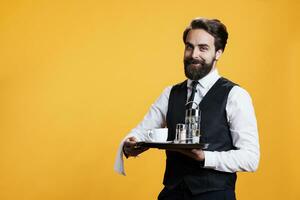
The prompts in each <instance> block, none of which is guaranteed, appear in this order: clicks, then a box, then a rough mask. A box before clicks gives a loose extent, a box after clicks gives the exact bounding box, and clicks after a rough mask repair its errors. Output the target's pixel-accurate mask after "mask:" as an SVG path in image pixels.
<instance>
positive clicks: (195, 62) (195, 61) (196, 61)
mask: <svg viewBox="0 0 300 200" xmlns="http://www.w3.org/2000/svg"><path fill="white" fill-rule="evenodd" d="M184 62H185V63H186V64H202V65H203V64H204V60H196V59H185V60H184Z"/></svg>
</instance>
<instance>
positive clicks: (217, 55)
mask: <svg viewBox="0 0 300 200" xmlns="http://www.w3.org/2000/svg"><path fill="white" fill-rule="evenodd" d="M222 53H223V51H222V49H219V50H218V51H217V52H216V60H219V58H220V57H221V55H222Z"/></svg>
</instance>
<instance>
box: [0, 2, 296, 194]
mask: <svg viewBox="0 0 300 200" xmlns="http://www.w3.org/2000/svg"><path fill="white" fill-rule="evenodd" d="M299 9H300V4H299V1H297V0H295V1H292V0H291V1H289V0H278V1H276V0H275V1H271V0H252V1H249V0H248V1H240V0H228V1H224V0H215V1H201V0H193V1H183V0H168V1H163V0H159V1H158V0H152V1H149V0H144V1H137V0H136V1H133V0H131V1H121V0H110V1H90V0H84V1H83V0H82V1H71V0H70V1H43V0H40V1H38V0H36V1H24V0H19V1H1V2H0V199H1V200H96V199H132V200H133V199H155V198H156V197H157V194H158V193H159V191H160V190H161V189H162V176H163V172H164V167H165V166H164V159H165V158H164V152H162V151H159V150H150V151H148V152H146V153H145V154H143V155H141V156H140V158H138V159H130V160H126V163H125V164H126V169H127V176H126V177H123V176H120V175H118V174H116V173H115V172H114V171H113V163H114V159H115V155H116V150H117V147H118V145H119V142H120V140H121V139H122V138H123V137H124V136H125V135H126V133H127V132H128V131H129V130H130V129H131V128H133V127H134V126H136V125H137V123H139V122H140V120H141V119H142V118H143V115H144V114H145V113H146V111H147V110H148V108H149V106H150V105H151V103H152V102H153V101H154V100H155V99H156V98H157V97H158V96H159V94H160V93H161V92H162V90H163V89H164V88H165V87H166V86H168V85H172V84H175V83H177V82H179V81H181V80H183V79H184V78H185V77H184V73H183V65H182V57H183V49H184V46H183V43H182V32H183V30H184V28H185V27H186V25H188V23H189V21H190V20H191V19H192V18H194V17H197V16H205V17H209V18H219V19H221V21H222V22H224V23H225V24H226V25H227V28H228V30H229V40H228V46H227V49H226V50H225V53H224V54H223V56H222V58H221V60H220V61H219V63H218V68H219V71H220V72H221V74H222V75H223V76H225V77H227V78H229V79H231V80H233V81H235V82H237V83H239V84H240V85H241V86H243V87H244V88H246V89H247V90H248V91H249V92H250V93H251V95H252V98H253V102H254V106H255V109H256V114H257V119H258V125H259V133H260V144H261V162H260V167H259V170H258V171H257V172H256V173H239V175H238V176H239V178H238V183H237V190H236V191H237V197H238V199H243V200H253V199H255V200H260V199H261V200H265V199H272V200H274V199H278V200H279V199H289V200H294V199H300V192H299V181H300V175H299V169H298V166H299V164H300V159H299V157H300V156H299V149H298V148H299V146H300V135H299V134H300V132H299V120H298V119H299V115H300V108H299V103H298V102H299V101H300V95H299V85H300V81H299V79H298V76H299V74H300V69H299V68H300V67H299V61H298V59H299V49H300V39H299V35H300V32H299V25H300V23H299V21H298V20H299V19H300V16H299V14H297V13H299Z"/></svg>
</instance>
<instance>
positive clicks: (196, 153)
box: [176, 149, 205, 161]
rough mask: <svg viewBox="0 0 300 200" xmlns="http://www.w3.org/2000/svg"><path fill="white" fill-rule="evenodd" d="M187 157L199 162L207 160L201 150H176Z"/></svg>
mask: <svg viewBox="0 0 300 200" xmlns="http://www.w3.org/2000/svg"><path fill="white" fill-rule="evenodd" d="M176 151H177V152H180V153H182V154H184V155H186V156H189V157H191V158H193V159H195V160H197V161H203V160H204V159H205V155H204V152H203V151H202V150H201V149H192V150H183V149H180V150H176Z"/></svg>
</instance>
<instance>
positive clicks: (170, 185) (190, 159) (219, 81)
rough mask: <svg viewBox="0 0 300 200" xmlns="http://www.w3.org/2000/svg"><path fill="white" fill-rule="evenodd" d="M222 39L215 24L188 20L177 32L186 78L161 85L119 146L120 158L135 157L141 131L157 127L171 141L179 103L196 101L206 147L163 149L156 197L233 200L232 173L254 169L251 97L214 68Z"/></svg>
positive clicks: (223, 29) (223, 43) (182, 110)
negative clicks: (163, 167) (160, 186)
mask: <svg viewBox="0 0 300 200" xmlns="http://www.w3.org/2000/svg"><path fill="white" fill-rule="evenodd" d="M227 38H228V33H227V30H226V27H225V25H224V24H222V23H221V22H220V21H219V20H216V19H212V20H211V19H205V18H196V19H194V20H192V22H191V24H190V26H188V27H187V28H186V30H185V31H184V33H183V41H184V44H185V50H184V72H185V75H186V77H187V78H188V79H187V80H186V81H184V82H182V83H179V84H177V85H175V86H173V87H167V88H166V89H165V90H164V91H163V93H162V94H161V96H160V97H159V98H158V99H157V101H156V102H155V103H154V104H153V105H152V107H151V108H150V110H149V112H148V113H147V114H146V116H145V118H144V120H143V121H142V122H141V123H140V124H139V125H138V126H137V127H136V128H135V129H133V130H132V131H131V133H130V134H129V135H128V136H127V137H126V138H125V139H124V141H123V142H122V143H121V145H120V149H122V150H123V153H124V154H125V155H126V157H130V156H137V155H139V154H140V153H142V152H143V151H145V150H147V149H136V148H134V146H135V144H136V142H137V141H143V140H145V138H146V136H145V131H143V130H148V129H153V128H161V127H167V128H168V130H169V133H168V140H173V139H174V137H175V126H176V124H177V123H184V114H185V109H186V108H185V103H186V102H187V101H188V99H189V98H191V96H193V99H192V100H193V101H195V102H197V103H200V104H199V105H200V109H201V120H202V121H201V133H202V136H201V142H205V143H209V144H210V145H209V147H208V149H206V150H200V149H193V150H178V151H166V155H167V161H166V170H165V175H164V181H163V183H164V185H165V187H164V189H163V190H162V191H161V193H160V194H159V197H158V199H170V200H174V199H195V200H197V199H199V200H200V199H201V200H206V199H207V200H214V199H216V200H220V199H229V200H234V199H235V182H236V172H238V171H250V172H253V171H256V169H257V168H258V163H259V157H260V152H259V142H258V131H257V124H256V118H255V113H254V109H253V105H252V101H251V97H250V96H249V94H248V92H247V91H246V90H244V89H243V88H241V87H240V86H238V85H237V84H235V83H233V82H231V81H229V80H228V79H225V78H223V77H221V76H220V75H219V74H218V70H217V68H216V64H217V61H218V60H219V59H220V57H221V56H222V53H223V52H224V49H225V46H226V43H227ZM189 100H190V99H189ZM120 152H122V151H121V150H120ZM120 156H121V157H120ZM120 164H122V154H119V155H118V158H117V162H116V165H115V169H116V170H117V171H118V172H120V173H124V171H123V166H122V165H120Z"/></svg>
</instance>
